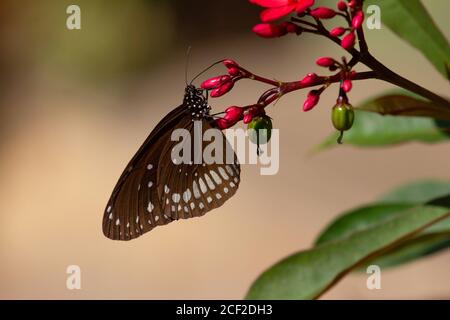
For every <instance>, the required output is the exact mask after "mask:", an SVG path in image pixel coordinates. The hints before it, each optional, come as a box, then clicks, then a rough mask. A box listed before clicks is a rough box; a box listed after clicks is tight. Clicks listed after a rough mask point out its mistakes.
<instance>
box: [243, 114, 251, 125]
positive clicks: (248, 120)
mask: <svg viewBox="0 0 450 320" xmlns="http://www.w3.org/2000/svg"><path fill="white" fill-rule="evenodd" d="M252 119H253V115H252V114H250V113H247V114H245V115H244V120H243V121H244V123H245V124H247V123H250V122H252Z"/></svg>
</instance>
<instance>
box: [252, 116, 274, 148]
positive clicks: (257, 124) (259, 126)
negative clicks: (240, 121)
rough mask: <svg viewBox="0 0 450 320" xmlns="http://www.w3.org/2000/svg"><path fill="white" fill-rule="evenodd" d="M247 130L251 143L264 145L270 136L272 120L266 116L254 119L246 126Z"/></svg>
mask: <svg viewBox="0 0 450 320" xmlns="http://www.w3.org/2000/svg"><path fill="white" fill-rule="evenodd" d="M247 129H249V131H248V137H249V139H250V141H251V142H253V143H255V144H257V145H258V146H259V145H260V144H266V143H267V142H269V140H270V137H271V135H272V120H271V119H270V118H269V117H268V116H266V115H264V116H261V117H255V118H253V120H252V121H251V122H250V123H249V124H248V126H247ZM250 129H253V130H250Z"/></svg>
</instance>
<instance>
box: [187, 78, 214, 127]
mask: <svg viewBox="0 0 450 320" xmlns="http://www.w3.org/2000/svg"><path fill="white" fill-rule="evenodd" d="M183 105H184V106H186V108H187V109H188V110H189V112H190V113H191V115H192V120H193V121H194V120H201V119H203V118H204V117H206V116H209V111H210V110H211V107H210V106H209V105H208V101H207V99H206V98H205V96H204V95H203V90H201V89H197V88H196V87H194V86H193V85H188V86H187V87H186V92H185V94H184V99H183Z"/></svg>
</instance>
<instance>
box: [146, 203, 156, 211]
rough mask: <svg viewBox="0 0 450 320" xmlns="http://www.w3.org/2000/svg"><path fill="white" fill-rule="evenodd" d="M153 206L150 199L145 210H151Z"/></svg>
mask: <svg viewBox="0 0 450 320" xmlns="http://www.w3.org/2000/svg"><path fill="white" fill-rule="evenodd" d="M154 208H155V206H154V205H153V203H152V202H151V201H150V202H149V203H148V206H147V211H148V212H152V211H153V209H154Z"/></svg>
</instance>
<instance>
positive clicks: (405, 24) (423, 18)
mask: <svg viewBox="0 0 450 320" xmlns="http://www.w3.org/2000/svg"><path fill="white" fill-rule="evenodd" d="M376 5H378V6H380V8H381V14H382V16H381V20H382V22H383V24H384V25H386V26H387V27H388V28H389V29H391V30H392V31H393V32H394V33H395V34H397V35H398V36H399V37H400V38H402V39H404V40H405V41H406V42H408V43H409V44H410V45H412V46H413V47H415V48H416V49H418V50H419V51H421V52H422V54H423V55H425V57H426V58H427V59H428V60H429V61H430V62H431V63H432V64H433V65H434V67H435V68H436V69H437V70H438V71H439V72H440V73H441V74H442V75H443V76H444V77H446V78H447V66H450V45H449V43H448V41H447V39H446V38H445V36H444V35H443V34H442V32H441V31H440V30H439V28H438V27H437V25H436V24H435V22H434V21H433V18H432V17H431V16H430V14H429V13H428V11H427V10H426V9H425V7H424V6H423V4H422V3H421V2H420V1H419V0H378V1H376Z"/></svg>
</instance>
